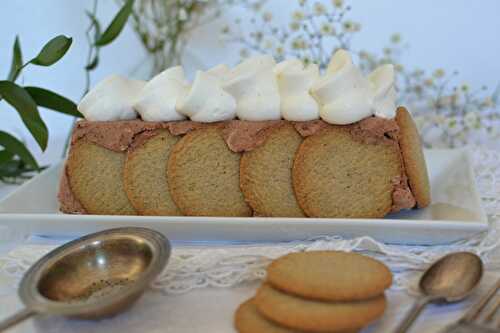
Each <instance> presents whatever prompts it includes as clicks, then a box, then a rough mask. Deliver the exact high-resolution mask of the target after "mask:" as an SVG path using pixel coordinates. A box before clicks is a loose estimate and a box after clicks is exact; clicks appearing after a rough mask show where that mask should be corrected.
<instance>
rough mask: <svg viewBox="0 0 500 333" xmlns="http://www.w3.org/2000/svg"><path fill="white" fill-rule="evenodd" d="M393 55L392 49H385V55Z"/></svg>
mask: <svg viewBox="0 0 500 333" xmlns="http://www.w3.org/2000/svg"><path fill="white" fill-rule="evenodd" d="M391 53H392V50H391V49H390V48H388V47H384V54H385V55H389V54H391Z"/></svg>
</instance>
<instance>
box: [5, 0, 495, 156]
mask: <svg viewBox="0 0 500 333" xmlns="http://www.w3.org/2000/svg"><path fill="white" fill-rule="evenodd" d="M269 2H270V9H271V10H273V12H274V13H276V14H275V15H276V16H277V19H278V20H279V19H283V18H284V17H285V16H287V15H288V13H289V8H290V6H289V4H290V3H295V1H294V0H270V1H269ZM348 3H349V4H351V5H352V7H353V10H352V12H351V14H350V16H349V17H350V18H351V19H352V20H354V21H358V22H361V23H362V25H363V29H362V32H361V33H359V34H357V37H356V38H355V39H354V40H353V45H354V46H355V47H356V48H357V49H362V48H363V49H367V50H370V51H372V50H373V51H375V50H379V49H380V48H381V47H382V46H384V45H385V44H386V42H387V40H388V38H389V36H390V35H391V34H392V33H394V32H399V33H401V34H402V35H403V38H404V40H406V41H408V42H409V44H410V49H409V51H408V52H407V54H406V56H405V57H404V64H405V65H407V66H410V67H415V66H418V67H421V68H425V69H428V70H433V69H435V68H437V67H443V68H445V69H446V70H448V71H452V70H455V69H458V70H459V71H460V76H459V83H460V82H462V81H464V82H465V81H466V82H468V83H469V84H470V85H471V86H475V87H480V86H481V85H483V84H486V85H487V86H489V87H490V88H493V87H494V86H496V84H497V83H498V82H499V81H500V56H499V55H500V52H499V51H500V40H499V37H498V35H499V33H500V20H499V19H498V16H499V14H500V1H497V0H481V1H470V0H469V1H465V0H441V1H435V0H434V1H433V0H421V1H411V2H410V1H396V0H377V1H366V0H352V1H348ZM91 5H92V1H90V0H71V1H69V0H18V1H14V0H2V2H1V5H0V78H3V77H5V76H6V75H7V73H8V70H9V67H10V61H11V48H12V44H13V41H14V38H15V36H16V35H19V37H20V39H21V46H22V50H23V55H24V59H25V60H27V59H29V58H31V57H33V56H34V55H36V53H37V52H38V51H39V49H40V48H41V46H42V45H43V44H44V43H45V42H46V41H48V40H49V39H50V38H52V37H54V36H55V35H58V34H66V35H68V36H71V37H73V39H74V42H73V45H72V47H71V49H70V50H69V52H68V54H67V55H66V56H65V57H64V58H63V60H62V61H60V62H59V63H57V64H56V65H55V66H53V67H50V68H43V67H34V66H33V67H30V68H29V69H28V70H26V71H25V73H24V74H23V76H22V78H21V80H20V81H19V82H20V83H23V84H29V85H38V86H42V87H45V88H49V89H52V90H54V91H56V92H58V93H60V94H62V95H65V96H67V97H69V98H71V99H73V100H75V101H78V100H79V99H80V97H81V93H82V90H83V87H84V72H83V70H82V68H83V66H84V62H85V58H86V52H87V44H86V41H85V34H84V32H85V29H86V27H87V25H88V21H87V18H86V16H85V14H84V9H90V6H91ZM116 11H117V7H116V2H115V1H112V0H106V1H99V15H98V16H99V17H100V18H101V20H102V21H103V22H109V20H110V19H111V18H112V16H113V15H114V13H115V12H116ZM240 15H244V12H242V11H230V12H225V13H224V16H223V17H222V18H221V19H220V20H219V21H218V22H216V23H213V24H210V26H208V27H204V28H203V29H200V30H199V31H197V33H196V34H195V37H193V39H192V40H191V41H190V43H189V45H190V46H189V47H188V53H189V54H188V56H187V57H188V59H186V62H187V63H190V64H192V65H193V66H194V67H208V66H212V65H215V64H217V63H219V62H226V63H229V64H234V63H235V62H236V61H237V59H238V58H237V56H236V55H237V49H235V48H234V47H232V46H230V45H224V44H222V43H221V42H220V40H219V38H218V35H219V34H218V32H219V30H220V27H221V26H222V25H224V24H225V23H227V22H230V21H231V20H233V19H234V18H235V17H236V16H240ZM144 61H146V57H145V54H144V52H143V51H142V48H141V45H140V43H139V42H138V40H137V38H136V36H135V34H134V32H133V31H132V30H131V29H130V28H128V27H127V29H126V30H125V32H124V34H122V35H121V36H120V38H119V39H118V40H117V41H116V42H115V43H113V44H112V45H111V46H109V47H106V48H105V49H104V50H103V52H102V57H101V63H100V66H99V68H98V70H97V71H96V72H95V73H94V75H93V82H94V83H95V82H97V81H98V80H99V79H101V78H103V77H104V76H106V75H108V74H111V73H120V74H124V75H129V74H130V73H131V72H133V71H134V69H137V68H141V63H143V62H144ZM142 68H144V66H143V67H142ZM202 69H203V68H202ZM192 70H193V68H188V72H189V71H191V72H192ZM135 73H137V74H136V75H137V76H141V74H140V73H141V71H137V70H136V71H135ZM42 117H43V118H44V119H45V120H46V122H47V125H48V127H49V131H50V142H49V148H48V150H47V153H46V154H45V155H43V156H42V154H41V152H39V151H38V149H37V147H36V146H35V145H34V144H33V140H32V139H31V138H30V137H29V135H28V134H27V132H26V131H25V130H24V128H23V125H22V123H21V121H20V120H19V118H18V116H17V114H16V113H15V112H14V111H13V110H12V109H10V108H9V107H8V106H7V105H6V104H5V103H2V102H0V129H1V130H6V129H7V130H9V131H11V132H13V133H15V134H16V135H17V136H19V137H22V138H24V139H25V140H26V141H27V142H28V143H29V144H30V147H32V150H33V151H34V152H35V153H36V156H38V157H39V158H40V157H41V158H40V161H41V162H42V163H51V162H53V161H54V160H56V159H57V158H59V156H60V155H61V153H62V147H63V142H64V139H65V137H66V135H67V133H68V131H69V127H70V123H71V121H70V119H69V118H68V117H66V116H63V115H58V114H54V113H52V112H50V111H46V110H43V111H42Z"/></svg>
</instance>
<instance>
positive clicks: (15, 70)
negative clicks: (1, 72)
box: [7, 36, 23, 82]
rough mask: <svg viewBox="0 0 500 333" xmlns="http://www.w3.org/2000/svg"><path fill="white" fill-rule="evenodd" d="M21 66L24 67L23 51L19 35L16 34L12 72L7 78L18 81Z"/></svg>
mask: <svg viewBox="0 0 500 333" xmlns="http://www.w3.org/2000/svg"><path fill="white" fill-rule="evenodd" d="M21 67H23V54H22V52H21V44H20V42H19V37H18V36H16V40H15V41H14V47H13V49H12V64H11V65H10V72H9V76H8V77H7V80H9V81H12V82H14V81H16V79H17V77H18V76H19V73H20V72H21Z"/></svg>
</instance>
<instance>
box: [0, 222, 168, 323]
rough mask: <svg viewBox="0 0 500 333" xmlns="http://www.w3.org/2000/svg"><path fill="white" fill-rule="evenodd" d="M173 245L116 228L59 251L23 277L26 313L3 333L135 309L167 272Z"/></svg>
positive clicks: (137, 231)
mask: <svg viewBox="0 0 500 333" xmlns="http://www.w3.org/2000/svg"><path fill="white" fill-rule="evenodd" d="M169 256H170V243H169V241H168V239H167V238H165V237H164V236H163V235H162V234H160V233H158V232H156V231H153V230H150V229H145V228H117V229H110V230H106V231H101V232H98V233H94V234H91V235H87V236H84V237H82V238H79V239H77V240H74V241H71V242H69V243H67V244H64V245H62V246H61V247H58V248H57V249H55V250H53V251H52V252H50V253H49V254H47V255H45V256H44V257H43V258H41V259H40V260H39V261H38V262H36V263H35V264H34V265H33V266H32V267H31V268H30V269H29V270H28V271H27V272H26V274H25V275H24V277H23V279H22V281H21V284H20V287H19V297H20V298H21V300H22V302H23V303H24V305H25V307H26V308H25V309H23V310H21V311H19V312H18V313H17V314H15V315H13V316H12V317H10V318H7V319H6V320H5V321H3V322H1V323H0V332H2V331H4V330H6V329H7V328H9V327H11V326H14V325H16V324H17V323H19V322H21V321H23V320H25V319H27V318H29V317H31V316H33V315H36V314H52V315H62V316H69V317H77V318H84V319H98V318H103V317H110V316H113V315H115V314H117V313H118V312H120V311H123V310H125V309H126V308H128V307H129V306H131V305H132V304H133V303H134V302H135V301H136V300H137V299H138V298H139V297H140V296H141V295H142V293H143V292H144V291H145V289H146V288H147V287H148V286H149V285H150V283H151V282H152V281H153V280H154V279H155V278H156V277H157V276H158V275H159V274H160V273H161V272H162V271H163V269H164V268H165V266H166V264H167V261H168V258H169Z"/></svg>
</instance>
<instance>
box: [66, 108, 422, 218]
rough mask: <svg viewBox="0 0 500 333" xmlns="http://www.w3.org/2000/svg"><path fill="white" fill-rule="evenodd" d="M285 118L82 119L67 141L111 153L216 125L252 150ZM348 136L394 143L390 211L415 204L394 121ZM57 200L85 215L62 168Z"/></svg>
mask: <svg viewBox="0 0 500 333" xmlns="http://www.w3.org/2000/svg"><path fill="white" fill-rule="evenodd" d="M287 122H288V121H286V120H274V121H242V120H231V121H226V122H217V123H198V122H193V121H175V122H145V121H142V120H128V121H110V122H93V121H86V120H82V121H79V122H78V123H77V124H76V127H75V128H74V130H73V135H72V140H71V144H72V145H73V144H75V143H76V142H77V141H79V140H82V139H84V140H87V141H89V142H92V143H94V144H96V145H99V146H102V147H104V148H107V149H110V150H112V151H115V152H125V151H127V150H128V149H129V148H130V147H136V146H137V145H140V144H141V143H143V142H145V140H146V139H147V138H148V137H150V136H154V135H155V130H158V129H167V130H168V131H169V132H170V133H171V134H172V135H184V134H186V133H188V132H189V131H192V130H194V129H199V128H203V127H209V126H216V127H219V128H221V129H222V134H223V137H224V140H225V141H226V144H227V145H228V147H229V149H231V150H232V151H234V152H245V151H250V150H252V149H255V148H256V147H258V146H260V145H261V144H263V143H264V142H265V141H266V138H267V136H268V134H269V133H270V132H271V131H270V129H272V128H275V127H277V126H282V125H283V124H284V123H287ZM294 126H295V129H296V130H297V132H299V133H300V134H301V135H302V136H303V137H307V136H310V135H314V134H316V133H318V132H319V131H321V130H323V129H325V128H328V127H329V126H335V125H330V124H328V123H326V122H324V121H322V120H313V121H306V122H294ZM344 126H348V127H349V128H350V132H351V135H352V136H353V137H354V138H355V139H357V140H360V141H362V142H363V143H366V144H388V145H395V146H397V148H398V150H399V152H400V158H401V165H402V172H401V175H400V176H397V177H395V178H394V179H392V181H391V183H392V185H393V189H394V190H393V193H392V201H393V205H392V211H393V212H397V211H399V210H401V209H407V208H413V207H415V204H416V201H415V198H414V196H413V194H412V192H411V189H410V187H409V185H408V177H407V176H406V173H405V170H404V163H403V158H402V156H401V150H400V149H399V143H398V133H399V127H398V125H397V123H396V121H394V120H389V119H383V118H378V117H369V118H366V119H364V120H361V121H359V122H357V123H354V124H352V125H344ZM58 199H59V202H60V209H61V211H62V212H64V213H69V214H86V211H85V208H84V207H83V206H82V205H81V203H80V202H79V201H78V199H77V198H76V197H75V196H74V195H73V192H72V190H71V186H70V183H69V181H68V175H67V170H66V168H65V170H64V172H63V174H62V177H61V182H60V188H59V194H58Z"/></svg>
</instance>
